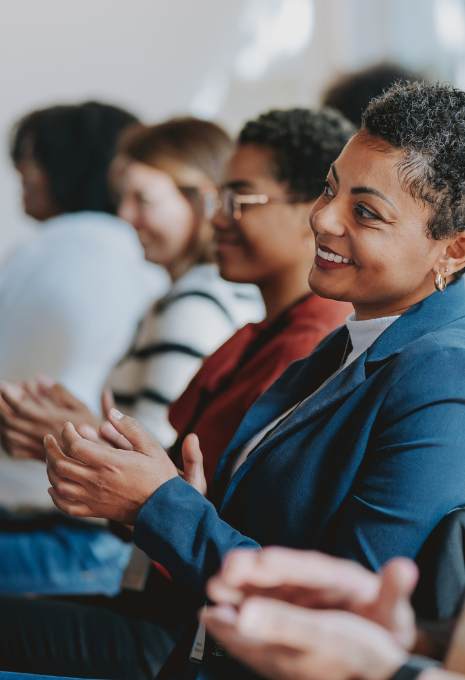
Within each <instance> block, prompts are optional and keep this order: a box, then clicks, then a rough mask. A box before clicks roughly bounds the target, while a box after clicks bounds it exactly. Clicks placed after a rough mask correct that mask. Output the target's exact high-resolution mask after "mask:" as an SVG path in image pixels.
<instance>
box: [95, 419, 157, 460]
mask: <svg viewBox="0 0 465 680" xmlns="http://www.w3.org/2000/svg"><path fill="white" fill-rule="evenodd" d="M108 420H109V422H110V423H111V424H112V425H113V427H114V428H115V430H116V431H117V432H119V434H122V435H123V437H125V438H126V439H127V440H128V442H129V443H130V444H132V446H133V447H134V451H138V452H139V453H143V454H145V455H146V456H150V457H154V456H156V455H157V453H159V452H160V451H164V449H163V448H162V447H161V446H160V444H159V443H158V442H157V440H156V439H155V437H153V436H152V435H151V434H149V433H148V432H147V430H145V429H144V428H143V427H142V425H141V424H140V423H139V422H138V421H137V420H136V419H135V418H131V417H130V416H125V415H124V414H123V413H121V412H120V411H118V410H117V409H115V408H112V409H111V410H110V413H109V414H108Z"/></svg>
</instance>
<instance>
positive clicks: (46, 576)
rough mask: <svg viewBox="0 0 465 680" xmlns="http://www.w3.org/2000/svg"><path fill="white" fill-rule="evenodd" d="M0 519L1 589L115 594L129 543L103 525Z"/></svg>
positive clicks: (14, 591)
mask: <svg viewBox="0 0 465 680" xmlns="http://www.w3.org/2000/svg"><path fill="white" fill-rule="evenodd" d="M5 524H8V523H7V522H5V520H3V521H2V522H1V523H0V592H3V593H11V594H25V593H36V594H40V595H63V594H67V595H70V594H85V593H101V594H104V595H108V596H112V595H116V594H117V593H118V592H119V590H120V587H119V584H120V581H121V577H122V574H123V571H124V569H125V567H126V565H127V563H128V561H129V557H130V553H131V545H130V544H126V543H124V542H123V541H121V540H120V539H119V538H117V537H116V536H113V535H112V534H110V533H109V532H108V531H107V530H106V529H104V528H103V527H102V526H92V525H84V524H81V525H78V524H76V525H73V524H71V523H69V522H67V521H66V520H63V521H62V522H61V521H59V522H55V523H53V524H52V525H51V526H43V527H39V528H34V529H31V528H28V529H26V530H25V529H24V527H22V526H21V523H18V522H12V523H11V525H10V526H9V527H8V530H5Z"/></svg>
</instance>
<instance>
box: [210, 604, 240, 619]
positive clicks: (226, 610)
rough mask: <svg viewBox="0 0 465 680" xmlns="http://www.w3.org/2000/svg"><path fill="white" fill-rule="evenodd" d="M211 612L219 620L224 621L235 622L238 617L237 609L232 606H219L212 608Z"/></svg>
mask: <svg viewBox="0 0 465 680" xmlns="http://www.w3.org/2000/svg"><path fill="white" fill-rule="evenodd" d="M211 613H212V614H213V616H214V617H215V619H217V620H218V621H221V622H222V623H235V622H236V619H237V611H236V610H235V609H233V608H232V607H224V606H221V605H220V606H218V607H214V608H213V609H212V610H211Z"/></svg>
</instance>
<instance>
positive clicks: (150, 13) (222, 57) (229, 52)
mask: <svg viewBox="0 0 465 680" xmlns="http://www.w3.org/2000/svg"><path fill="white" fill-rule="evenodd" d="M464 50H465V0H0V91H1V95H2V96H1V100H0V101H1V105H0V260H1V259H3V258H4V257H5V256H6V255H7V254H8V253H9V252H11V250H12V249H13V248H14V247H15V246H17V245H18V244H19V243H21V241H22V240H23V239H25V238H27V237H28V235H29V234H30V233H31V230H32V228H33V223H32V222H31V221H29V220H28V218H26V217H24V216H23V215H22V213H21V209H20V189H19V182H18V180H17V178H16V176H15V173H14V171H13V170H12V168H11V166H10V162H9V160H8V156H7V143H6V139H7V134H8V130H9V128H10V126H11V124H12V123H13V122H14V121H15V120H16V119H17V118H18V117H19V116H21V115H22V114H24V113H26V112H28V111H29V110H31V109H34V108H37V107H42V106H46V105H49V104H55V103H60V102H77V101H82V100H85V99H88V98H98V99H101V100H105V101H108V102H112V103H116V104H120V105H122V106H126V107H127V108H129V109H132V110H133V111H135V112H136V113H137V114H138V115H139V116H141V117H142V118H143V119H144V120H146V121H150V122H155V121H157V120H159V119H162V118H164V117H167V116H170V115H172V114H179V113H185V112H191V113H193V114H196V115H200V116H203V117H206V118H216V119H218V120H219V121H220V122H222V123H224V124H225V125H226V126H227V127H228V128H229V129H230V131H232V132H235V131H236V130H237V129H238V127H239V125H241V123H242V122H243V121H244V120H245V119H246V118H248V117H250V116H255V115H256V114H257V113H259V112H261V111H264V110H266V109H268V108H270V107H272V106H275V107H289V106H293V105H304V106H312V105H316V104H317V103H318V100H319V97H320V94H321V91H322V90H323V89H324V88H325V87H326V86H327V84H328V82H329V81H330V80H331V79H332V78H333V77H334V76H335V75H336V74H339V73H341V72H345V71H350V70H352V69H357V68H360V67H363V66H366V65H368V64H370V63H375V62H378V61H380V60H382V59H392V60H396V61H398V62H400V63H402V64H404V65H405V66H407V67H410V68H412V69H425V70H426V71H427V72H428V74H429V75H430V76H431V77H439V78H441V79H447V80H451V81H453V82H455V83H456V84H457V85H458V86H465V57H464Z"/></svg>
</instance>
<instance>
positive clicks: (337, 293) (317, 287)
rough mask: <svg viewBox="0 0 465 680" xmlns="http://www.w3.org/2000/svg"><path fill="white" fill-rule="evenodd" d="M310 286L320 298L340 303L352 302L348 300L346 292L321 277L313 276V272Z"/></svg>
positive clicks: (309, 281) (309, 280)
mask: <svg viewBox="0 0 465 680" xmlns="http://www.w3.org/2000/svg"><path fill="white" fill-rule="evenodd" d="M308 285H309V286H310V288H311V290H312V291H313V293H315V294H316V295H318V297H321V298H325V299H327V300H338V301H339V302H350V300H348V299H347V292H346V291H342V290H340V289H339V290H338V289H337V288H336V286H333V285H330V283H329V281H324V280H322V277H320V276H312V272H310V276H309V279H308Z"/></svg>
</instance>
